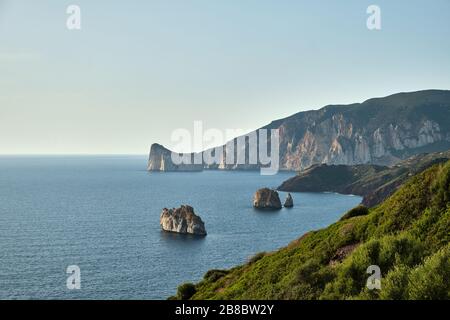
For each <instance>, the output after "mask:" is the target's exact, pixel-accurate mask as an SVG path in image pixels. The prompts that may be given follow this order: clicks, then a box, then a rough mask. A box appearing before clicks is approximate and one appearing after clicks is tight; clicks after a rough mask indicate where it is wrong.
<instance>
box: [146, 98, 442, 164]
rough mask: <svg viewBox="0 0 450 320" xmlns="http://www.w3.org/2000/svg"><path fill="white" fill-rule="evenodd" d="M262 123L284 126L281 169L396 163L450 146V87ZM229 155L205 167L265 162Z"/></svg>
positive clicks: (331, 106)
mask: <svg viewBox="0 0 450 320" xmlns="http://www.w3.org/2000/svg"><path fill="white" fill-rule="evenodd" d="M262 129H279V134H280V143H279V150H280V152H279V154H280V169H284V170H303V169H305V168H308V167H310V166H311V165H314V164H330V165H339V164H345V165H355V164H378V165H392V164H394V163H396V162H398V161H400V160H401V159H405V158H407V157H409V156H411V155H414V154H419V153H423V152H436V151H443V150H447V149H449V148H450V91H447V90H426V91H418V92H411V93H399V94H395V95H392V96H388V97H384V98H375V99H370V100H367V101H365V102H363V103H356V104H351V105H329V106H326V107H324V108H322V109H320V110H314V111H307V112H300V113H297V114H294V115H292V116H290V117H288V118H285V119H281V120H277V121H274V122H272V123H271V124H269V125H268V126H266V127H264V128H262ZM256 132H258V130H257V131H256ZM233 143H234V144H236V139H235V140H234V141H233ZM152 150H153V148H152ZM235 152H236V151H235ZM225 154H226V151H224V155H225ZM152 156H153V155H152V153H150V162H149V170H154V169H153V168H154V167H157V168H159V169H158V170H161V165H160V162H161V161H160V160H158V159H159V157H156V158H157V159H156V161H155V160H154V157H152ZM164 159H165V158H164ZM223 159H224V157H222V161H221V163H220V164H219V165H217V166H207V165H205V164H203V166H202V167H203V168H214V169H255V168H258V167H259V165H250V164H244V165H242V164H225V163H224V160H223ZM169 160H170V157H169ZM246 160H247V161H248V155H246ZM158 161H159V162H158ZM150 163H151V165H150ZM258 163H259V159H258ZM164 164H165V165H164V171H166V170H171V168H172V167H171V166H170V165H167V161H164Z"/></svg>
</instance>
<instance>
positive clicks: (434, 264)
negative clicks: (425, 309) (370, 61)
mask: <svg viewBox="0 0 450 320" xmlns="http://www.w3.org/2000/svg"><path fill="white" fill-rule="evenodd" d="M408 280H409V285H408V294H409V298H410V299H417V300H438V299H446V300H448V299H450V244H448V245H447V246H446V247H444V248H443V249H441V250H440V251H438V252H437V253H435V254H434V255H433V256H431V257H429V258H427V259H426V260H425V262H424V264H423V265H420V266H419V267H417V268H416V269H414V270H413V271H412V272H411V273H410V274H409V279H408Z"/></svg>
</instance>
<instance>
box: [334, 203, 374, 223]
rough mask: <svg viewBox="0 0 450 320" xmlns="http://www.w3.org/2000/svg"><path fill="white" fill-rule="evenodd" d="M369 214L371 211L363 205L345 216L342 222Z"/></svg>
mask: <svg viewBox="0 0 450 320" xmlns="http://www.w3.org/2000/svg"><path fill="white" fill-rule="evenodd" d="M367 214H369V209H368V208H367V207H365V206H363V205H359V206H357V207H355V208H353V209H351V210H350V211H348V212H347V213H346V214H344V215H343V216H342V218H341V220H340V221H343V220H347V219H350V218H353V217H358V216H365V215H367Z"/></svg>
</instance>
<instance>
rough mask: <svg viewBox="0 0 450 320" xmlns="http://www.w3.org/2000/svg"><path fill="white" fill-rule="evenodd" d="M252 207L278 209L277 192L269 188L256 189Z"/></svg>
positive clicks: (279, 203) (279, 207) (279, 206)
mask: <svg viewBox="0 0 450 320" xmlns="http://www.w3.org/2000/svg"><path fill="white" fill-rule="evenodd" d="M253 207H255V208H257V209H267V210H279V209H281V201H280V196H279V195H278V192H277V191H275V190H271V189H269V188H263V189H259V190H258V191H256V193H255V195H254V196H253Z"/></svg>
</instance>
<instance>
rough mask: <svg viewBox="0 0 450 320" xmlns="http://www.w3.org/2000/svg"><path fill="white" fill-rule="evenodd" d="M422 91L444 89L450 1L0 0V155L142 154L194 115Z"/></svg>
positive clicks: (258, 115)
mask: <svg viewBox="0 0 450 320" xmlns="http://www.w3.org/2000/svg"><path fill="white" fill-rule="evenodd" d="M71 4H76V5H79V6H80V8H81V15H82V17H81V18H82V20H81V26H82V29H81V30H79V31H69V30H68V29H67V28H66V19H67V17H68V15H67V14H66V9H67V7H68V6H69V5H71ZM371 4H377V5H379V6H380V8H381V19H382V29H381V30H380V31H370V30H368V29H367V27H366V19H367V17H368V14H367V13H366V9H367V7H368V6H369V5H371ZM429 88H436V89H450V1H449V0H433V1H412V0H403V1H401V0H396V1H392V0H388V1H387V0H386V1H384V0H383V1H364V0H345V1H341V0H339V1H338V0H335V1H313V0H309V1H301V0H295V1H287V0H284V1H283V0H281V1H268V0H220V1H219V0H203V1H197V0H195V1H193V0H192V1H191V0H179V1H172V0H164V1H163V0H161V1H138V0H135V1H130V0H127V1H118V0H116V1H112V0H108V1H106V0H104V1H100V0H88V1H81V0H79V1H78V0H72V1H61V0H40V1H35V0H29V1H22V0H11V1H2V0H0V154H19V153H20V154H35V153H38V154H48V153H56V154H66V153H94V154H103V153H113V154H122V153H133V154H136V153H138V154H144V153H147V152H148V150H149V147H150V145H151V143H153V142H160V143H163V144H166V145H168V146H171V145H172V143H171V141H170V138H171V133H172V132H173V130H174V129H177V128H187V129H192V128H193V121H195V120H202V121H204V126H205V127H206V128H218V129H226V128H231V129H234V128H241V129H254V128H257V127H260V126H262V125H265V124H267V123H269V122H270V121H271V120H274V119H277V118H282V117H285V116H288V115H291V114H293V113H295V112H298V111H301V110H308V109H313V108H314V109H317V108H319V107H321V106H323V105H326V104H331V103H351V102H359V101H363V100H365V99H367V98H371V97H375V96H385V95H388V94H391V93H395V92H399V91H414V90H421V89H429Z"/></svg>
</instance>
